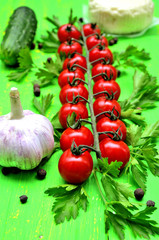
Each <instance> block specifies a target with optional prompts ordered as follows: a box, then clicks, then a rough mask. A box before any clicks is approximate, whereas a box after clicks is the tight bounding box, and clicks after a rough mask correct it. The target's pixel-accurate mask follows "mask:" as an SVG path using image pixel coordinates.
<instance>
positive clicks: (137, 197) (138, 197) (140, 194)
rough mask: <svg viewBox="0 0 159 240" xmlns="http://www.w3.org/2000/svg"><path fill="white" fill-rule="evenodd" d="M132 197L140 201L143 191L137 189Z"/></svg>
mask: <svg viewBox="0 0 159 240" xmlns="http://www.w3.org/2000/svg"><path fill="white" fill-rule="evenodd" d="M134 196H135V198H136V199H137V200H141V199H142V198H143V196H144V191H143V190H142V188H137V189H136V190H135V191H134Z"/></svg>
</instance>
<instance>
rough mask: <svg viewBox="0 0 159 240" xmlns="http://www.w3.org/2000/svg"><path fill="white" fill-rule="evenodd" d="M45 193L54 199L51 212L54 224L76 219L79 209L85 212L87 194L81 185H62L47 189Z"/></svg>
mask: <svg viewBox="0 0 159 240" xmlns="http://www.w3.org/2000/svg"><path fill="white" fill-rule="evenodd" d="M45 193H46V194H48V195H49V196H53V197H54V198H55V201H54V204H53V206H52V211H53V213H54V219H55V222H56V224H59V223H62V222H64V221H65V220H66V219H67V220H68V221H69V220H70V219H71V218H73V219H76V218H77V216H78V214H79V210H80V209H83V210H84V211H86V210H87V205H88V200H87V193H86V191H85V189H84V187H83V186H82V185H79V186H76V185H71V184H64V185H60V186H57V187H53V188H49V189H48V190H46V191H45Z"/></svg>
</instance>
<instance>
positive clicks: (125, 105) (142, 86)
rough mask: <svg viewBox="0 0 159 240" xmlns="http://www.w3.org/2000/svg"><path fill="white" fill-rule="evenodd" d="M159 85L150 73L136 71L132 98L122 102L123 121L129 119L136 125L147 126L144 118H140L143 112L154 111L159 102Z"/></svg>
mask: <svg viewBox="0 0 159 240" xmlns="http://www.w3.org/2000/svg"><path fill="white" fill-rule="evenodd" d="M158 90H159V85H158V84H157V79H156V77H152V76H150V75H149V74H148V73H141V72H139V71H135V73H134V76H133V92H132V94H131V96H130V97H129V98H128V99H126V100H124V101H121V102H120V106H121V109H122V113H121V119H128V120H130V121H132V122H133V123H135V124H138V125H145V124H146V123H145V121H144V118H143V117H142V116H140V115H139V114H140V113H141V111H142V110H147V109H152V108H155V106H156V101H159V91H158Z"/></svg>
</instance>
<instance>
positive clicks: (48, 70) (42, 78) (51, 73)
mask: <svg viewBox="0 0 159 240" xmlns="http://www.w3.org/2000/svg"><path fill="white" fill-rule="evenodd" d="M62 66H63V59H61V58H60V56H59V55H58V54H57V55H56V60H54V61H53V60H51V61H50V62H48V61H46V62H45V63H44V69H42V68H39V69H38V71H39V72H37V73H36V74H35V75H36V76H37V77H38V81H37V82H38V84H39V85H40V86H41V87H44V86H46V85H49V84H53V80H54V79H56V78H57V77H58V76H59V74H60V72H61V71H62Z"/></svg>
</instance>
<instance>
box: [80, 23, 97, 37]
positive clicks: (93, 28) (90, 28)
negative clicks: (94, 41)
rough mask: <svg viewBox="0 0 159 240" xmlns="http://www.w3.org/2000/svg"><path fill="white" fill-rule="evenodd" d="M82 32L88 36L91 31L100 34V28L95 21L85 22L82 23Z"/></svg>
mask: <svg viewBox="0 0 159 240" xmlns="http://www.w3.org/2000/svg"><path fill="white" fill-rule="evenodd" d="M83 32H84V35H85V36H89V35H91V34H93V33H98V34H99V35H100V29H99V27H98V25H97V24H96V23H87V24H84V25H83Z"/></svg>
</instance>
